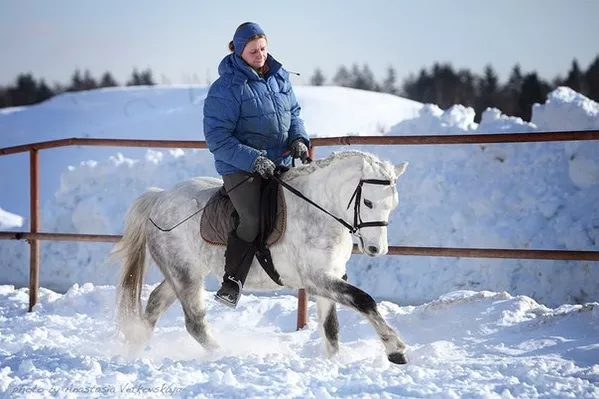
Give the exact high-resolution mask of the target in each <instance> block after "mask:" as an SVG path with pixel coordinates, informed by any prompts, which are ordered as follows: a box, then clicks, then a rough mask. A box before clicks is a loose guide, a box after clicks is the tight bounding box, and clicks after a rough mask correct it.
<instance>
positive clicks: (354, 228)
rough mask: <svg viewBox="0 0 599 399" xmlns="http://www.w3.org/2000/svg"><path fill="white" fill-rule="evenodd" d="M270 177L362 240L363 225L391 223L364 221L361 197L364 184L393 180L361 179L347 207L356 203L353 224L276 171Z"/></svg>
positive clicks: (387, 184)
mask: <svg viewBox="0 0 599 399" xmlns="http://www.w3.org/2000/svg"><path fill="white" fill-rule="evenodd" d="M270 178H271V179H273V180H275V181H276V182H277V183H279V184H280V185H281V186H283V187H285V188H286V189H287V190H289V191H291V192H292V193H293V194H295V195H296V196H298V197H299V198H301V199H303V200H304V201H306V202H308V203H309V204H311V205H314V206H315V207H316V208H318V209H320V210H321V211H323V212H324V213H326V214H327V215H329V216H331V217H332V218H333V219H335V220H336V221H338V222H339V223H341V224H342V225H343V226H344V227H345V228H347V229H348V230H349V232H350V233H351V234H352V235H355V236H356V237H358V238H360V240H361V239H362V236H361V235H360V229H361V228H362V227H385V226H388V225H389V223H387V222H385V221H377V222H363V221H362V216H361V214H360V206H361V199H362V186H363V185H364V184H376V185H379V186H390V185H391V184H392V182H391V180H382V179H361V180H360V182H359V183H358V185H357V186H356V189H355V190H354V193H353V195H352V196H351V198H350V200H349V203H348V204H347V209H349V207H350V206H351V204H352V202H353V203H354V224H353V225H351V224H349V223H347V222H346V221H345V220H343V219H342V218H338V217H337V216H335V215H333V214H332V213H330V212H329V211H327V210H326V209H324V208H323V207H321V206H320V205H318V204H317V203H315V202H314V201H312V200H311V199H310V198H308V197H306V196H305V195H304V194H302V193H301V192H299V191H298V190H296V189H295V188H293V187H292V186H290V185H289V184H287V183H285V182H284V181H283V180H281V179H280V178H279V177H278V176H276V173H275V175H270Z"/></svg>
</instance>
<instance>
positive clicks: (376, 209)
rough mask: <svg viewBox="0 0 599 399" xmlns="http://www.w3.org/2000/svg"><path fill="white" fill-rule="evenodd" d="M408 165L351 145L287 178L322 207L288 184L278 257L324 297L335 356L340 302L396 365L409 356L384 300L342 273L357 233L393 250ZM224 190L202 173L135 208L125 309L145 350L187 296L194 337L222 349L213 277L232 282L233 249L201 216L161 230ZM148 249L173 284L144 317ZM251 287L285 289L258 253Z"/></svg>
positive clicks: (324, 321)
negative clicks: (211, 236) (204, 230)
mask: <svg viewBox="0 0 599 399" xmlns="http://www.w3.org/2000/svg"><path fill="white" fill-rule="evenodd" d="M406 167H407V162H403V163H401V164H399V165H397V166H394V165H393V164H391V163H389V162H383V161H381V160H379V159H378V158H377V157H376V156H374V155H372V154H369V153H364V152H361V151H343V152H338V153H333V154H332V155H330V156H328V157H327V158H325V159H320V160H315V161H314V162H312V163H310V164H308V165H301V166H298V167H296V168H292V169H290V170H289V171H288V172H286V173H284V174H283V176H282V181H283V182H284V183H287V184H288V185H289V186H292V187H293V188H295V189H296V190H297V191H299V192H300V193H301V194H303V195H304V196H305V197H307V198H309V199H310V200H312V201H313V203H315V204H317V205H319V206H320V207H321V208H322V209H319V208H318V207H316V206H314V204H311V203H309V202H308V201H306V200H305V199H302V198H300V197H299V196H298V195H296V194H293V193H292V192H291V191H290V190H288V189H284V200H285V204H286V212H287V222H286V230H285V232H284V235H283V236H282V237H281V239H280V240H279V241H278V242H277V243H276V244H275V245H273V246H272V247H271V248H270V251H271V253H272V260H273V263H274V266H275V268H276V271H277V272H278V273H279V275H280V280H281V282H282V283H283V284H284V286H285V287H288V288H290V289H295V290H297V289H300V288H304V289H305V290H306V292H307V293H308V294H310V295H313V296H315V297H316V305H317V313H318V322H319V331H320V333H321V336H322V339H323V341H324V343H325V346H326V350H327V354H328V355H329V356H333V355H335V354H336V353H337V352H338V351H339V323H338V320H337V312H336V303H339V304H342V305H345V306H349V307H351V308H353V309H355V310H356V311H358V312H360V313H361V314H362V315H363V316H364V317H366V319H368V320H369V321H370V323H371V324H372V326H373V327H374V329H375V330H376V332H377V334H378V335H379V337H380V339H381V341H382V343H383V345H384V347H385V352H386V354H387V357H388V359H389V360H390V361H391V362H393V363H399V364H403V363H406V362H407V356H406V347H405V344H404V343H403V342H402V340H401V339H400V338H399V336H398V334H397V333H396V332H395V331H394V330H393V329H392V328H391V327H390V326H389V325H388V324H387V323H386V322H385V320H384V319H383V317H382V316H381V314H380V313H379V311H378V309H377V304H376V302H375V301H374V299H373V298H372V297H371V296H370V295H369V294H367V293H366V292H364V291H362V290H360V289H359V288H357V287H355V286H353V285H351V284H349V283H347V282H346V281H344V280H343V279H342V277H343V276H344V274H345V273H346V263H347V261H348V260H349V258H350V256H351V254H352V247H353V241H352V233H353V234H354V235H355V236H356V237H358V246H359V248H360V250H361V251H362V252H363V253H365V254H367V255H369V256H373V257H374V256H380V255H384V254H386V253H387V251H388V242H387V227H386V225H387V223H388V221H389V216H390V214H391V212H392V211H393V210H394V209H395V208H396V207H397V205H398V202H399V200H398V193H397V188H396V182H397V179H398V178H399V177H400V176H401V175H402V174H403V173H404V171H405V169H406ZM221 186H222V180H219V179H216V178H210V177H198V178H193V179H190V180H187V181H183V182H181V183H179V184H177V185H175V186H174V187H173V188H171V189H169V190H162V189H158V188H150V189H148V190H147V191H146V192H145V193H143V194H142V195H140V196H139V197H138V198H137V199H136V200H135V201H134V203H133V204H132V206H131V208H130V209H129V210H128V212H127V216H126V222H125V228H124V233H123V238H122V239H121V241H120V242H119V243H118V244H117V245H116V247H115V249H114V250H113V255H116V256H120V257H121V258H122V259H123V269H122V276H121V280H120V282H119V286H118V292H117V299H118V305H117V306H118V309H117V311H118V320H119V322H120V326H121V328H122V331H123V332H124V334H125V338H126V340H127V341H128V342H130V343H132V344H134V345H136V346H137V347H139V346H140V345H143V344H145V342H147V340H149V339H150V337H151V334H152V331H153V329H154V326H155V325H156V322H157V321H158V318H159V317H160V315H161V314H162V313H163V312H164V311H166V310H167V309H168V308H169V307H170V306H171V305H172V304H173V303H174V302H175V300H177V299H178V300H179V301H180V302H181V305H182V307H183V312H184V314H185V327H186V329H187V331H188V332H189V334H191V335H192V336H193V337H194V338H195V339H196V340H197V341H198V342H199V343H200V344H201V345H202V346H203V347H204V348H205V349H207V350H212V349H216V348H218V344H217V343H216V342H215V340H214V339H213V338H212V336H211V335H210V333H209V330H208V325H207V323H206V319H205V315H206V311H205V307H204V279H205V278H206V276H207V275H209V274H210V273H212V274H214V275H215V276H216V277H217V278H219V279H220V278H222V276H223V274H224V264H225V262H224V251H225V248H224V247H222V246H216V245H212V244H209V243H207V242H206V241H204V240H203V239H202V236H201V232H200V222H199V220H200V214H198V215H197V216H195V217H193V218H190V219H189V220H186V221H185V222H184V223H182V224H180V225H179V226H178V227H176V228H174V229H172V230H171V231H162V230H161V229H158V228H157V227H156V226H160V225H162V226H174V225H176V224H178V223H180V222H181V221H182V220H185V219H186V218H188V217H189V215H191V214H193V213H194V212H196V211H197V210H198V209H201V208H202V207H204V206H205V205H206V203H207V201H208V200H209V199H210V198H211V196H212V195H214V194H215V193H216V191H217V190H218V189H219V188H221ZM323 210H326V211H327V212H328V214H327V213H326V212H323ZM333 215H334V216H333ZM331 216H333V217H331ZM150 219H151V222H150ZM348 221H349V222H348ZM152 222H153V223H152ZM146 250H147V251H148V253H149V255H150V256H151V258H152V259H153V261H154V262H155V263H156V264H157V265H158V267H159V268H160V270H161V272H162V274H163V275H164V280H163V281H162V282H161V283H160V284H159V285H158V286H157V287H156V288H155V289H154V290H153V291H152V293H151V294H150V297H149V299H148V303H147V305H146V309H145V313H144V314H142V309H141V299H140V297H141V289H142V284H143V281H144V273H145V268H146ZM244 288H246V289H249V290H258V291H259V290H278V289H281V286H280V285H278V284H276V283H275V282H274V281H273V280H272V279H271V278H270V277H269V276H268V275H267V274H266V272H265V271H264V269H263V268H262V267H261V265H260V264H259V263H258V262H257V261H256V259H254V262H253V264H252V266H251V270H250V272H249V275H248V277H247V280H246V283H245V286H244ZM140 327H141V328H140Z"/></svg>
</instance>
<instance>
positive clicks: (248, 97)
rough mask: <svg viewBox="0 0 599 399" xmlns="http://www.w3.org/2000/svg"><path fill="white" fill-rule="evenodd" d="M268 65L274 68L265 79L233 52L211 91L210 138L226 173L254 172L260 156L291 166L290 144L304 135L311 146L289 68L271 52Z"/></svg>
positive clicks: (207, 122) (207, 104) (206, 109)
mask: <svg viewBox="0 0 599 399" xmlns="http://www.w3.org/2000/svg"><path fill="white" fill-rule="evenodd" d="M266 64H267V66H268V71H267V72H266V74H265V75H264V77H260V76H259V75H258V73H256V72H255V71H254V70H253V69H252V68H251V67H250V66H248V65H247V64H246V63H245V62H244V61H243V59H242V58H240V57H239V56H237V55H235V54H234V53H231V54H229V55H227V56H226V57H225V58H224V59H223V60H222V61H221V63H220V64H219V66H218V73H219V75H220V76H219V78H218V79H217V80H216V81H215V82H214V83H212V85H211V86H210V89H209V90H208V95H207V97H206V100H205V101H204V136H205V139H206V144H207V146H208V149H209V150H210V152H212V154H214V160H215V167H216V171H217V172H218V173H219V174H220V175H227V174H231V173H235V172H239V171H246V172H251V171H252V170H253V167H254V163H255V162H256V159H257V158H258V156H260V155H265V156H267V157H268V158H269V159H270V160H272V161H273V162H275V164H277V165H283V166H289V165H290V164H291V157H290V156H289V155H285V156H284V155H283V153H284V152H286V151H288V150H289V145H290V144H291V143H292V142H293V141H294V140H295V139H298V138H301V139H303V140H304V143H305V144H306V145H307V146H308V147H309V145H310V140H309V137H308V135H307V134H306V131H305V128H304V122H303V121H302V119H301V118H300V106H299V104H298V102H297V99H296V97H295V94H294V92H293V88H292V87H291V82H290V81H289V72H287V71H286V70H285V69H284V68H283V67H282V65H281V64H280V63H279V62H278V61H276V60H275V59H274V58H273V57H272V56H270V55H268V57H267V60H266Z"/></svg>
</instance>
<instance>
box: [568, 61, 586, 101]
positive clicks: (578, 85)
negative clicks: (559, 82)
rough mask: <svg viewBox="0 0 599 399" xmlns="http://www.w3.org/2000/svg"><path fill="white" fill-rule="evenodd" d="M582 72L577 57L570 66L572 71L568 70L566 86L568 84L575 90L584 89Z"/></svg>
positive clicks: (580, 90)
mask: <svg viewBox="0 0 599 399" xmlns="http://www.w3.org/2000/svg"><path fill="white" fill-rule="evenodd" d="M582 79H583V76H582V72H581V71H580V67H579V66H578V61H576V59H574V60H573V61H572V65H571V66H570V71H569V72H568V76H567V77H566V80H565V81H564V84H565V85H566V86H568V87H569V88H571V89H572V90H574V91H577V92H579V93H580V92H582V91H583V87H582Z"/></svg>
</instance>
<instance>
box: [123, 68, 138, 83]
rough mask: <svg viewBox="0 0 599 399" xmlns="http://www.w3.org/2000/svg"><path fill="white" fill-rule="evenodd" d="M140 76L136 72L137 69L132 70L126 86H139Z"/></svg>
mask: <svg viewBox="0 0 599 399" xmlns="http://www.w3.org/2000/svg"><path fill="white" fill-rule="evenodd" d="M141 85H142V83H141V74H140V73H139V71H138V70H137V68H133V72H131V78H130V79H129V81H128V82H127V86H141Z"/></svg>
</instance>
